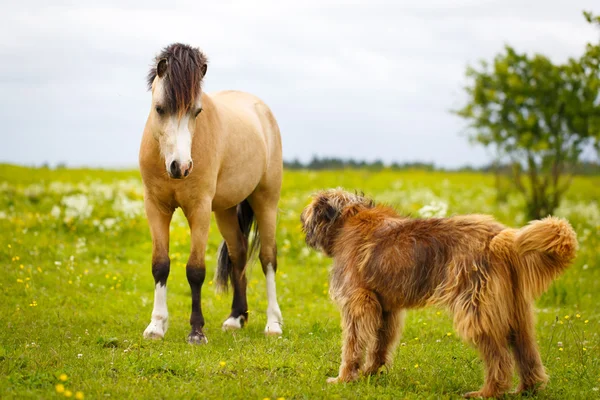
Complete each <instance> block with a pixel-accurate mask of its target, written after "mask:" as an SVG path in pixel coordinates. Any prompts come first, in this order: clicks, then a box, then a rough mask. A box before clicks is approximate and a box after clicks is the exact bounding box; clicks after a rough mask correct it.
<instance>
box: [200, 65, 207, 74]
mask: <svg viewBox="0 0 600 400" xmlns="http://www.w3.org/2000/svg"><path fill="white" fill-rule="evenodd" d="M207 69H208V64H206V63H204V64H203V65H202V68H200V70H201V71H202V77H203V78H204V77H205V76H206V70H207Z"/></svg>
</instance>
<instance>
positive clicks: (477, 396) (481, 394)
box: [463, 390, 502, 399]
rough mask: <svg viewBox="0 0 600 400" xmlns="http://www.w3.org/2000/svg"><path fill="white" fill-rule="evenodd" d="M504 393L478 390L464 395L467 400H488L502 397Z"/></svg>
mask: <svg viewBox="0 0 600 400" xmlns="http://www.w3.org/2000/svg"><path fill="white" fill-rule="evenodd" d="M501 394H502V393H490V392H487V391H484V390H477V391H476V392H468V393H465V394H463V397H464V398H465V399H487V398H490V397H497V396H500V395H501Z"/></svg>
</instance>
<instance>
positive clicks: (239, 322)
mask: <svg viewBox="0 0 600 400" xmlns="http://www.w3.org/2000/svg"><path fill="white" fill-rule="evenodd" d="M245 322H246V320H245V318H244V316H243V315H240V316H238V317H229V318H227V319H226V320H225V322H223V330H224V331H229V330H237V329H242V328H243V327H244V323H245Z"/></svg>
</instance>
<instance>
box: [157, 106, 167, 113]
mask: <svg viewBox="0 0 600 400" xmlns="http://www.w3.org/2000/svg"><path fill="white" fill-rule="evenodd" d="M156 112H157V113H158V115H163V114H164V113H165V110H164V108H162V107H161V106H156Z"/></svg>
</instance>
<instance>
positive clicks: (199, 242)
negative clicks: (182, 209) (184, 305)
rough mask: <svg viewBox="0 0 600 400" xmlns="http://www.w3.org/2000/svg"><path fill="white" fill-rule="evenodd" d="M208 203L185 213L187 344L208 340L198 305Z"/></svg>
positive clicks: (203, 264) (208, 215) (207, 228)
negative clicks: (187, 230) (188, 235)
mask: <svg viewBox="0 0 600 400" xmlns="http://www.w3.org/2000/svg"><path fill="white" fill-rule="evenodd" d="M210 213H211V203H210V201H205V202H202V203H201V204H200V205H198V206H197V207H196V208H194V209H193V210H190V211H189V212H186V217H187V219H188V222H189V224H190V231H191V242H192V246H191V251H190V258H189V259H188V262H187V265H186V268H185V271H186V275H187V279H188V283H189V284H190V289H191V292H192V313H191V315H190V326H191V328H192V330H191V331H190V334H189V335H188V339H187V341H188V343H190V344H202V343H207V342H208V339H207V338H206V336H205V335H204V332H203V330H202V328H204V316H203V315H202V307H201V305H200V300H201V294H200V293H201V290H202V284H203V283H204V277H205V276H206V264H205V261H204V256H205V253H206V243H207V242H208V230H209V228H210Z"/></svg>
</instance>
